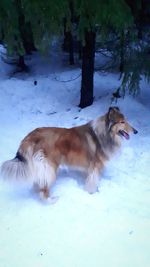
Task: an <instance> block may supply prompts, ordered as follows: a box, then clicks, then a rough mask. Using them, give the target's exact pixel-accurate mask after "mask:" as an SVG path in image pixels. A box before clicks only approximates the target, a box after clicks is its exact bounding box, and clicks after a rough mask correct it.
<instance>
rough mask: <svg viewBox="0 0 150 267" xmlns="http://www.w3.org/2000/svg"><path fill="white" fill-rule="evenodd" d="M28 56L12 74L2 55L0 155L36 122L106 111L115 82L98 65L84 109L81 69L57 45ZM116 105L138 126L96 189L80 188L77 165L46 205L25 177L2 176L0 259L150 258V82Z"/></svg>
mask: <svg viewBox="0 0 150 267" xmlns="http://www.w3.org/2000/svg"><path fill="white" fill-rule="evenodd" d="M1 50H2V47H1ZM27 63H28V64H29V66H30V68H31V72H30V73H29V74H24V75H23V74H18V75H16V76H15V77H13V76H12V75H11V73H12V67H10V66H9V67H8V65H6V64H4V63H3V62H2V61H0V122H1V127H0V162H1V163H2V162H3V161H5V160H7V159H10V158H13V157H14V156H15V153H16V151H17V149H18V146H19V143H20V141H21V140H22V138H23V137H24V136H25V135H26V134H27V133H28V132H30V131H31V130H32V129H34V128H36V127H39V126H65V127H71V126H74V125H79V124H84V123H86V122H87V121H89V120H91V119H93V118H95V117H97V116H99V115H102V114H104V113H105V112H106V111H107V109H108V107H109V106H110V105H111V94H112V92H113V90H114V89H115V88H117V86H118V84H119V81H118V75H117V74H109V75H102V74H98V73H96V74H95V101H94V104H93V105H92V106H90V107H88V108H85V109H83V110H81V109H80V108H79V107H78V103H79V92H80V79H81V77H78V76H80V72H81V71H80V69H79V68H77V67H72V69H70V68H69V67H68V66H67V64H66V63H65V62H64V61H62V55H61V53H60V51H57V53H56V54H54V53H53V54H52V55H51V57H50V60H49V59H43V58H42V57H40V56H37V55H36V56H34V57H31V56H29V57H28V60H27ZM76 77H78V78H77V79H74V78H76ZM70 79H74V80H73V81H72V82H64V81H67V80H70ZM35 80H36V81H37V85H34V81H35ZM118 106H119V107H120V108H121V110H122V111H123V112H124V113H125V114H126V116H127V117H128V119H129V121H130V123H131V124H132V125H133V126H134V127H135V128H136V129H137V130H138V131H139V133H138V135H136V136H131V138H130V140H129V141H124V143H123V146H122V150H121V151H120V152H118V153H117V154H116V156H114V157H113V158H112V160H111V161H110V162H109V163H108V164H107V165H106V168H105V170H104V171H103V174H102V177H101V181H100V184H99V193H96V194H94V195H89V194H88V193H87V192H85V191H84V189H83V181H82V179H81V174H79V172H75V171H71V172H66V171H60V172H59V175H58V179H57V182H56V184H55V185H54V186H53V195H55V196H59V200H58V201H57V202H56V203H55V204H54V205H46V204H42V203H41V202H40V201H38V200H37V199H36V198H35V197H34V196H33V194H32V192H31V190H30V188H29V187H28V186H27V185H25V184H16V183H15V184H14V185H12V184H11V183H10V184H9V183H6V182H4V181H3V180H0V267H27V266H28V267H100V266H101V267H149V266H150V90H149V85H148V84H146V83H145V82H144V81H143V82H142V93H141V95H140V96H138V97H137V98H135V99H133V98H132V97H130V96H127V97H126V98H125V99H124V100H119V102H118Z"/></svg>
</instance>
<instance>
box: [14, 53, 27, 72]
mask: <svg viewBox="0 0 150 267" xmlns="http://www.w3.org/2000/svg"><path fill="white" fill-rule="evenodd" d="M17 66H18V67H19V69H20V71H28V67H27V65H26V64H25V61H24V56H19V59H18V65H17Z"/></svg>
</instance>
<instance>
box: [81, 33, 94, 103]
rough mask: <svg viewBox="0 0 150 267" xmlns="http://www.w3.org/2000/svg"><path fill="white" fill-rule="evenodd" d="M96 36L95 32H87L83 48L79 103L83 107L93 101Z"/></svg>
mask: <svg viewBox="0 0 150 267" xmlns="http://www.w3.org/2000/svg"><path fill="white" fill-rule="evenodd" d="M95 37H96V34H95V32H93V31H86V32H85V46H83V48H82V81H81V98H80V105H79V106H80V107H81V108H85V107H87V106H90V105H92V103H93V79H94V58H95Z"/></svg>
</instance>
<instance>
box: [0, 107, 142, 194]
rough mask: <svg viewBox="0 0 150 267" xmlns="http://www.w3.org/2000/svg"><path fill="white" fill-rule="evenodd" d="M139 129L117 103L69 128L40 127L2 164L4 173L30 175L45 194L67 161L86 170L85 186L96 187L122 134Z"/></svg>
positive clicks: (17, 176) (91, 191)
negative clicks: (103, 113) (83, 123)
mask: <svg viewBox="0 0 150 267" xmlns="http://www.w3.org/2000/svg"><path fill="white" fill-rule="evenodd" d="M129 132H134V133H137V131H136V130H135V129H134V128H133V127H132V126H130V125H129V123H128V122H127V120H126V119H125V117H124V115H123V114H122V113H121V112H120V110H119V109H118V108H117V107H111V108H110V109H109V110H108V112H107V113H106V114H105V115H103V116H101V117H99V118H97V119H96V120H93V121H90V122H89V123H87V124H85V125H82V126H77V127H73V128H70V129H66V128H57V127H43V128H38V129H35V130H34V131H32V132H31V133H29V134H28V135H27V136H26V137H25V138H24V139H23V140H22V142H21V144H20V147H19V149H18V152H17V154H16V157H15V158H14V159H13V160H10V161H6V162H4V163H3V165H2V168H1V170H2V173H3V174H4V176H7V177H12V178H15V179H19V178H20V179H21V178H22V179H29V180H30V181H32V183H33V184H34V186H35V187H36V190H37V191H39V192H40V194H41V196H42V197H44V198H48V197H49V189H50V187H51V185H52V184H53V183H54V182H55V180H56V173H57V169H58V167H59V166H60V165H67V166H70V167H74V168H77V169H81V170H84V171H86V172H87V178H86V182H85V188H86V190H87V191H88V192H89V193H94V192H96V191H97V186H98V180H99V173H100V171H101V170H102V169H103V167H104V165H105V162H106V160H108V159H109V157H110V156H111V154H112V153H113V152H115V150H116V149H117V148H118V147H119V146H120V144H121V139H122V138H121V137H122V136H121V135H124V136H126V138H127V137H128V134H127V133H129Z"/></svg>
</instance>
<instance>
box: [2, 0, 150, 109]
mask: <svg viewBox="0 0 150 267" xmlns="http://www.w3.org/2000/svg"><path fill="white" fill-rule="evenodd" d="M54 36H55V37H61V38H60V40H62V44H61V47H62V50H63V51H64V52H65V53H66V52H67V53H68V65H69V64H70V65H74V64H75V63H76V58H77V57H78V59H79V60H80V61H81V70H82V71H81V76H82V79H81V96H80V103H79V106H80V107H81V108H84V107H86V106H89V105H91V104H92V103H93V98H94V92H93V90H94V85H93V77H94V71H95V70H97V69H99V70H103V71H107V72H109V71H112V70H113V69H116V70H117V71H118V72H120V79H121V85H120V87H119V88H116V89H115V91H114V94H113V97H114V98H115V99H117V98H119V97H121V96H124V95H125V93H127V92H128V93H130V94H132V95H136V94H138V93H139V92H140V81H141V79H142V77H144V78H145V79H146V80H147V81H148V82H149V80H150V1H149V0H42V1H41V0H1V1H0V42H1V44H3V45H4V46H5V47H6V49H7V55H8V56H12V58H14V57H15V58H16V59H17V60H16V61H15V63H16V65H17V67H19V70H20V71H29V70H28V66H27V65H26V60H25V58H26V55H28V54H32V53H33V52H34V51H39V52H41V53H42V54H43V55H45V56H46V55H47V54H48V52H49V49H50V44H51V41H52V40H53V38H54ZM96 53H100V54H103V55H104V56H106V57H109V61H108V62H109V63H108V64H101V66H99V67H98V66H97V67H96V68H95V64H94V62H95V54H96ZM9 63H11V62H9Z"/></svg>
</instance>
